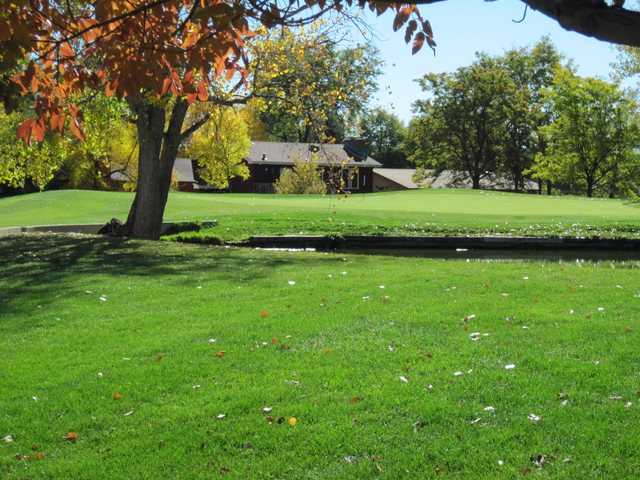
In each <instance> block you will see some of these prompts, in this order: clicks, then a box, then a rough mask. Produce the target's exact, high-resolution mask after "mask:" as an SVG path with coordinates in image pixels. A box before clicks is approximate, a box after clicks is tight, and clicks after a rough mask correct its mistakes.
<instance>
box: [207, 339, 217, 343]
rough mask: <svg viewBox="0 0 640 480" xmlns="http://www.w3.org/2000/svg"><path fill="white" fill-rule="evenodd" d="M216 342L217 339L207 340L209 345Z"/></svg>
mask: <svg viewBox="0 0 640 480" xmlns="http://www.w3.org/2000/svg"><path fill="white" fill-rule="evenodd" d="M217 341H218V339H217V338H210V339H209V340H207V342H209V343H216V342H217Z"/></svg>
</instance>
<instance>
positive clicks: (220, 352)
mask: <svg viewBox="0 0 640 480" xmlns="http://www.w3.org/2000/svg"><path fill="white" fill-rule="evenodd" d="M224 354H225V351H224V350H220V351H219V352H216V357H218V358H222V357H224Z"/></svg>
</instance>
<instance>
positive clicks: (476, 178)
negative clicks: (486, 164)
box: [471, 175, 480, 190]
mask: <svg viewBox="0 0 640 480" xmlns="http://www.w3.org/2000/svg"><path fill="white" fill-rule="evenodd" d="M471 188H473V189H474V190H480V175H473V177H471Z"/></svg>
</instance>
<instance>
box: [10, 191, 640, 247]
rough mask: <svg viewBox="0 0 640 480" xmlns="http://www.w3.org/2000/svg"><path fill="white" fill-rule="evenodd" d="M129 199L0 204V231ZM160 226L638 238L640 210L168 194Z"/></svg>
mask: <svg viewBox="0 0 640 480" xmlns="http://www.w3.org/2000/svg"><path fill="white" fill-rule="evenodd" d="M131 200H132V194H128V193H118V192H93V191H73V190H71V191H51V192H45V193H39V194H32V195H21V196H16V197H10V198H4V199H0V226H23V225H37V224H40V225H42V224H61V223H100V222H106V221H107V220H109V219H110V218H112V217H118V218H120V219H126V215H127V211H128V208H129V205H130V202H131ZM166 219H167V220H213V219H216V220H218V221H219V222H220V224H219V227H217V228H215V229H212V230H211V231H210V232H209V233H211V234H215V235H218V236H221V237H223V238H230V239H236V238H244V237H247V236H250V235H253V234H292V233H300V232H303V233H319V234H331V233H381V234H385V233H387V234H430V233H436V234H437V233H463V234H464V233H477V234H485V233H499V234H517V235H523V234H524V235H546V234H553V235H573V236H592V235H603V236H628V237H629V236H638V235H640V233H639V230H640V208H638V207H637V206H634V205H631V204H628V203H625V202H623V201H621V200H610V199H587V198H583V197H572V196H566V197H548V196H540V195H524V194H510V193H500V192H486V191H470V190H429V189H425V190H420V191H405V192H387V193H377V194H367V195H351V196H349V197H345V196H323V197H319V196H294V195H291V196H281V195H248V194H197V193H172V194H171V195H170V198H169V204H168V207H167V211H166Z"/></svg>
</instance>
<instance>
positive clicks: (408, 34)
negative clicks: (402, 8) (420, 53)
mask: <svg viewBox="0 0 640 480" xmlns="http://www.w3.org/2000/svg"><path fill="white" fill-rule="evenodd" d="M417 29H418V22H416V21H415V20H411V21H410V22H409V25H407V29H406V30H405V32H404V41H405V43H409V42H410V41H411V39H412V38H413V34H414V33H415V32H416V30H417Z"/></svg>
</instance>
